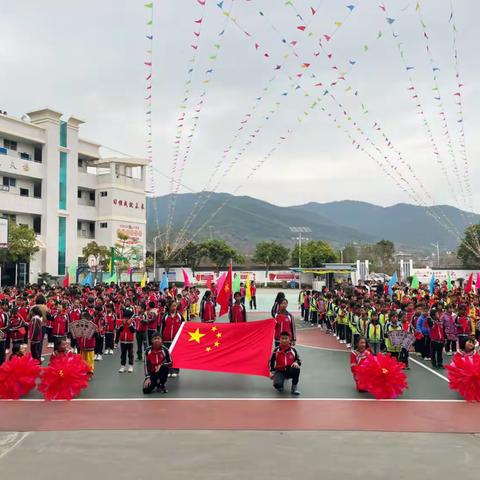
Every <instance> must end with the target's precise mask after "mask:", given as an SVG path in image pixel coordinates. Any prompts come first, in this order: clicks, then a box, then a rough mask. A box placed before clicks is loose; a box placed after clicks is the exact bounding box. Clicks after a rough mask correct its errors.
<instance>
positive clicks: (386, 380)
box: [355, 353, 407, 400]
mask: <svg viewBox="0 0 480 480" xmlns="http://www.w3.org/2000/svg"><path fill="white" fill-rule="evenodd" d="M403 367H404V364H403V363H400V362H398V361H397V359H395V358H394V357H391V356H390V355H382V354H381V353H379V354H378V355H369V356H368V357H367V358H366V359H365V360H364V361H363V362H362V363H361V364H360V365H359V366H358V367H357V368H356V370H355V377H356V379H357V383H358V388H359V389H360V390H366V391H367V392H369V393H371V394H372V395H373V396H374V397H375V398H376V399H377V400H380V399H383V398H397V397H398V396H399V395H401V394H402V392H403V391H404V390H405V389H406V388H407V376H406V375H405V373H403Z"/></svg>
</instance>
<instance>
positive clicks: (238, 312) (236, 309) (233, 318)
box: [228, 303, 247, 323]
mask: <svg viewBox="0 0 480 480" xmlns="http://www.w3.org/2000/svg"><path fill="white" fill-rule="evenodd" d="M228 316H229V318H230V323H239V322H246V321H247V311H246V310H245V306H244V305H243V303H239V304H237V303H234V304H233V305H232V306H231V307H230V312H229V315H228Z"/></svg>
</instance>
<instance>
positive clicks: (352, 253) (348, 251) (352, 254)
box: [343, 243, 358, 263]
mask: <svg viewBox="0 0 480 480" xmlns="http://www.w3.org/2000/svg"><path fill="white" fill-rule="evenodd" d="M357 258H358V253H357V248H356V247H355V245H354V244H353V243H349V244H348V245H345V248H344V249H343V261H344V263H355V262H356V261H357Z"/></svg>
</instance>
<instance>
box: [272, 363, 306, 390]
mask: <svg viewBox="0 0 480 480" xmlns="http://www.w3.org/2000/svg"><path fill="white" fill-rule="evenodd" d="M289 378H291V379H292V386H294V385H298V379H299V378H300V369H299V368H293V367H287V369H286V370H285V371H282V372H275V375H274V376H273V386H274V387H275V388H276V389H277V390H278V389H280V388H283V384H284V382H285V380H287V379H289Z"/></svg>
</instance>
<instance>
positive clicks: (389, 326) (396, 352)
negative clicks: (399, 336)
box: [383, 312, 403, 359]
mask: <svg viewBox="0 0 480 480" xmlns="http://www.w3.org/2000/svg"><path fill="white" fill-rule="evenodd" d="M402 330H403V328H402V324H401V323H400V322H399V321H398V315H397V312H391V313H390V318H389V320H388V321H387V323H385V327H384V329H383V335H384V338H385V346H386V348H387V352H388V353H389V354H390V356H392V357H395V358H397V359H398V358H399V357H400V350H401V349H402V346H401V345H392V342H391V340H390V337H389V336H388V334H389V333H390V332H395V331H400V332H401V331H402Z"/></svg>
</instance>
